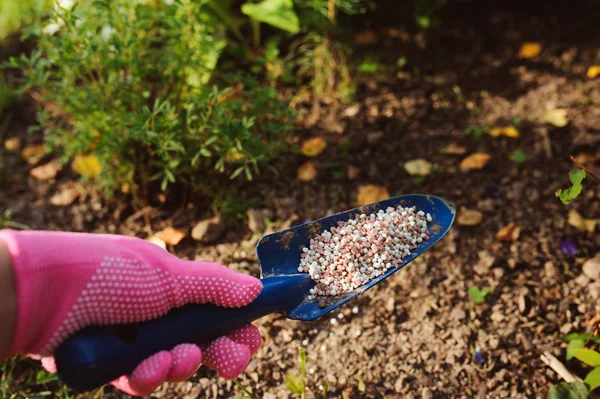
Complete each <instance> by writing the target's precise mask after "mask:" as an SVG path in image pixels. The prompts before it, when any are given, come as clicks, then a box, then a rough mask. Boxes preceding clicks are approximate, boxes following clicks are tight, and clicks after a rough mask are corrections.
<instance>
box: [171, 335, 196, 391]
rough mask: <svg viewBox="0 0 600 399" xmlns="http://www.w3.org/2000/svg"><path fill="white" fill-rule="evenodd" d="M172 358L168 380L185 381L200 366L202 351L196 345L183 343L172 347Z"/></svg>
mask: <svg viewBox="0 0 600 399" xmlns="http://www.w3.org/2000/svg"><path fill="white" fill-rule="evenodd" d="M171 358H172V361H171V369H170V370H169V375H168V376H167V381H170V382H179V381H185V380H187V379H188V378H190V377H191V376H192V375H194V373H195V372H196V370H197V369H198V367H200V363H202V352H201V351H200V348H199V347H197V346H196V345H192V344H181V345H177V346H176V347H175V348H173V349H171Z"/></svg>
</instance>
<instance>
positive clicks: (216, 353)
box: [0, 230, 262, 395]
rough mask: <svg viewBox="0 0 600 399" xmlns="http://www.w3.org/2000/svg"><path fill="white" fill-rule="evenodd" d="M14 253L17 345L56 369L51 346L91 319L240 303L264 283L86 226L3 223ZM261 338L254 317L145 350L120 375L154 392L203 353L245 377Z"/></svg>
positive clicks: (129, 318)
mask: <svg viewBox="0 0 600 399" xmlns="http://www.w3.org/2000/svg"><path fill="white" fill-rule="evenodd" d="M0 240H2V241H3V242H4V243H5V244H6V245H7V247H8V250H9V253H10V255H11V259H12V263H13V267H14V275H15V279H16V281H15V284H16V289H17V321H16V327H15V332H14V335H13V340H12V347H11V350H10V355H16V354H29V355H33V356H34V357H36V358H39V359H41V361H42V364H43V365H44V367H45V368H46V369H47V370H49V371H51V372H54V371H56V367H55V365H54V359H53V357H52V354H53V353H54V350H55V349H56V348H57V347H58V346H59V345H60V344H61V343H62V342H63V341H64V340H65V339H66V338H67V337H68V336H69V335H71V334H73V333H75V332H76V331H78V330H80V329H82V328H84V327H87V326H90V325H98V324H100V325H106V324H121V323H132V322H140V321H145V320H148V319H152V318H156V317H159V316H162V315H164V314H166V313H167V312H168V311H169V310H170V309H171V308H174V307H180V306H183V305H185V304H188V303H198V304H200V303H212V304H214V305H217V306H224V307H241V306H245V305H247V304H249V303H250V302H252V301H253V300H254V299H255V298H256V297H257V296H258V294H259V293H260V291H261V290H262V283H261V281H260V280H259V279H257V278H254V277H252V276H248V275H244V274H240V273H236V272H234V271H232V270H229V269H227V268H226V267H224V266H222V265H219V264H216V263H209V262H193V261H184V260H181V259H179V258H177V257H175V256H174V255H171V254H170V253H169V252H167V251H165V250H163V249H162V248H160V247H158V246H156V245H154V244H151V243H149V242H147V241H144V240H142V239H139V238H133V237H125V236H117V235H106V234H86V233H63V232H44V231H24V232H17V231H13V230H0ZM260 344H261V336H260V333H259V332H258V330H257V329H256V327H254V326H252V325H247V326H245V327H243V328H241V329H239V330H237V331H234V332H232V333H231V334H229V335H227V336H223V337H220V338H218V339H216V340H215V341H213V342H211V343H208V344H207V345H203V347H202V348H200V347H198V346H196V345H194V344H191V343H184V344H181V345H178V346H176V347H175V348H173V349H171V350H170V351H162V352H159V353H156V354H155V355H153V356H151V357H149V358H148V359H146V360H144V361H143V362H142V363H140V364H139V365H138V367H137V368H136V369H135V371H134V372H133V373H132V374H131V375H129V376H123V377H121V378H119V379H118V380H116V381H113V382H112V383H113V385H115V386H116V387H118V388H119V389H121V390H123V391H125V392H127V393H129V394H132V395H148V394H150V393H152V392H153V391H154V390H155V389H156V388H157V387H158V386H159V385H160V384H162V383H163V382H165V381H171V382H176V381H184V380H186V379H188V378H189V377H191V376H192V375H193V374H194V373H195V372H196V370H197V369H198V367H199V366H200V364H201V363H204V364H206V365H207V366H209V367H211V368H214V369H215V370H217V371H218V373H219V374H220V375H221V376H222V377H224V378H235V377H237V376H238V375H239V374H240V373H241V372H242V371H243V370H244V369H245V368H246V366H247V365H248V362H249V360H250V357H251V356H252V355H253V354H254V353H255V352H256V350H257V349H258V348H259V346H260Z"/></svg>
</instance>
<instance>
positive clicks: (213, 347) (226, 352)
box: [204, 337, 250, 379]
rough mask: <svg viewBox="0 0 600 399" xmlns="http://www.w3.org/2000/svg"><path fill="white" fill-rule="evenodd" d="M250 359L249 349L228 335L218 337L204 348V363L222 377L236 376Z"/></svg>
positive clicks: (230, 377)
mask: <svg viewBox="0 0 600 399" xmlns="http://www.w3.org/2000/svg"><path fill="white" fill-rule="evenodd" d="M249 361H250V349H249V348H248V347H247V346H246V345H243V344H239V343H237V342H234V341H233V340H231V339H230V338H228V337H220V338H217V339H216V340H214V341H213V342H211V343H210V344H209V345H207V346H206V347H205V348H204V364H206V365H207V366H208V367H211V368H213V369H215V370H217V372H218V373H219V375H220V376H221V377H223V378H227V379H232V378H235V377H237V376H238V375H239V374H240V373H241V372H242V371H243V370H244V369H245V368H246V366H247V365H248V362H249Z"/></svg>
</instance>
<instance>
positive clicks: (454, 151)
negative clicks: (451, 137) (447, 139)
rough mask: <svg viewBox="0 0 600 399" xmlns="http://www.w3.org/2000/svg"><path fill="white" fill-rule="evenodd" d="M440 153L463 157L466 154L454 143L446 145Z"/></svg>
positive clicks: (465, 151)
mask: <svg viewBox="0 0 600 399" xmlns="http://www.w3.org/2000/svg"><path fill="white" fill-rule="evenodd" d="M442 153H444V154H448V155H464V154H466V153H467V149H466V148H465V147H462V146H460V145H458V144H456V143H454V142H452V143H450V144H448V145H447V146H446V147H445V148H444V149H443V150H442Z"/></svg>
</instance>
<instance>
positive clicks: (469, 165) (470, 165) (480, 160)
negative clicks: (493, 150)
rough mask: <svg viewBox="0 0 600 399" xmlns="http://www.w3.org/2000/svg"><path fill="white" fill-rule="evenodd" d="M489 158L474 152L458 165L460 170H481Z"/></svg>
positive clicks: (489, 156) (487, 155)
mask: <svg viewBox="0 0 600 399" xmlns="http://www.w3.org/2000/svg"><path fill="white" fill-rule="evenodd" d="M491 158H492V156H491V155H490V154H486V153H485V152H476V153H474V154H471V155H469V156H468V157H466V158H465V159H463V160H462V162H461V163H460V168H461V169H463V170H471V169H482V168H483V167H484V166H485V165H487V163H488V162H489V160H490V159H491Z"/></svg>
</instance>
